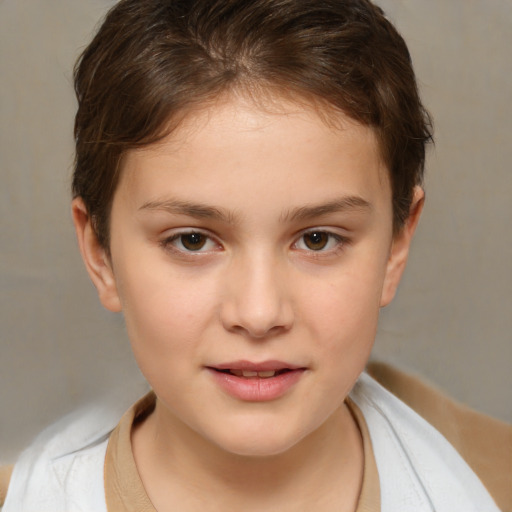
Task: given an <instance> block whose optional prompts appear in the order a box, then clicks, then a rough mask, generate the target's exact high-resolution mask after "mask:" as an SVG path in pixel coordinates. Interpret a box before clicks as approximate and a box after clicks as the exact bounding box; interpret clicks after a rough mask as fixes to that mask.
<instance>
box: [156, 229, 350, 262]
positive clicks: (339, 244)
mask: <svg viewBox="0 0 512 512" xmlns="http://www.w3.org/2000/svg"><path fill="white" fill-rule="evenodd" d="M192 235H199V236H200V237H204V239H205V242H204V244H203V245H202V246H201V247H199V248H198V250H191V249H189V248H187V247H184V245H183V237H186V236H192ZM311 235H320V236H326V237H327V241H326V247H327V246H329V245H330V247H328V248H327V249H326V248H325V247H321V248H319V249H318V250H314V249H311V248H310V247H309V248H308V247H299V244H300V243H303V244H304V239H305V237H307V236H311ZM177 243H179V244H180V245H181V246H182V247H181V248H179V247H177ZM348 243H350V240H349V239H348V238H347V237H345V236H342V235H339V234H337V233H333V232H331V231H328V230H326V229H321V228H317V229H309V230H308V231H303V232H302V233H301V234H300V236H299V237H298V239H297V240H296V241H295V242H294V243H293V244H292V248H294V249H297V250H299V251H303V252H305V253H309V254H310V255H312V256H315V257H321V256H322V255H327V254H337V253H338V252H339V251H341V250H343V249H344V248H345V246H346V245H347V244H348ZM211 244H215V245H216V246H217V247H220V246H221V245H220V244H219V243H218V242H216V241H215V239H214V238H213V237H212V236H210V235H209V234H207V233H205V232H203V231H200V230H190V231H181V232H179V233H175V234H173V235H171V236H169V237H167V238H165V239H164V240H162V241H161V242H160V245H161V246H162V247H163V248H164V249H166V250H171V251H174V252H176V253H178V254H182V255H183V254H185V255H188V254H202V253H209V252H211V250H212V249H211V248H210V247H209V248H208V249H206V250H203V248H204V246H205V245H206V246H209V245H211ZM332 244H334V246H332ZM305 245H306V246H307V244H305Z"/></svg>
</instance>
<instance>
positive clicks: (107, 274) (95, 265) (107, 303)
mask: <svg viewBox="0 0 512 512" xmlns="http://www.w3.org/2000/svg"><path fill="white" fill-rule="evenodd" d="M71 210H72V215H73V223H74V225H75V231H76V236H77V239H78V246H79V247H80V253H81V254H82V259H83V260H84V263H85V268H86V269H87V272H88V273H89V277H90V278H91V280H92V282H93V283H94V286H95V287H96V290H97V291H98V295H99V298H100V301H101V303H102V304H103V306H104V307H105V308H107V309H108V310H110V311H113V312H116V313H117V312H119V311H121V301H120V299H119V295H118V293H117V285H116V280H115V276H114V272H113V269H112V263H111V261H110V257H109V255H108V252H107V250H106V249H105V248H104V247H102V246H101V245H100V243H99V241H98V237H97V235H96V231H95V229H94V227H93V224H92V219H91V217H90V216H89V213H88V212H87V208H86V206H85V204H84V202H83V200H82V198H80V197H77V198H75V199H73V202H72V203H71Z"/></svg>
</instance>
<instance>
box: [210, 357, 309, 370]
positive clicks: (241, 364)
mask: <svg viewBox="0 0 512 512" xmlns="http://www.w3.org/2000/svg"><path fill="white" fill-rule="evenodd" d="M209 368H213V369H214V370H245V371H250V372H268V371H278V370H284V369H287V370H298V369H300V368H304V367H302V366H298V365H296V364H291V363H287V362H284V361H278V360H268V361H262V362H260V363H254V362H252V361H247V360H245V359H240V360H238V361H231V362H229V363H221V364H216V365H212V366H210V367H209Z"/></svg>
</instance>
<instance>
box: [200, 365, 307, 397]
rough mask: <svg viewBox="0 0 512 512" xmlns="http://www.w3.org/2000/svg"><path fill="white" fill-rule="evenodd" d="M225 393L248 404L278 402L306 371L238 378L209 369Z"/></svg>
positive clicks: (299, 370)
mask: <svg viewBox="0 0 512 512" xmlns="http://www.w3.org/2000/svg"><path fill="white" fill-rule="evenodd" d="M208 370H209V371H210V373H211V375H212V377H213V378H214V379H215V381H216V382H217V384H218V385H219V386H220V387H221V389H222V390H223V391H225V392H226V393H228V394H229V395H231V396H233V397H235V398H238V399H240V400H244V401H247V402H267V401H270V400H277V399H278V398H280V397H282V396H283V395H285V394H286V392H287V391H289V390H290V389H291V388H292V387H293V386H294V385H295V384H296V383H297V382H298V381H299V380H300V378H301V377H302V375H303V374H304V371H305V370H304V369H302V368H301V369H297V370H291V371H289V372H285V373H281V374H279V375H276V376H275V377H267V378H261V377H252V378H247V377H237V376H236V375H232V374H230V373H223V372H219V371H216V370H213V369H211V368H208Z"/></svg>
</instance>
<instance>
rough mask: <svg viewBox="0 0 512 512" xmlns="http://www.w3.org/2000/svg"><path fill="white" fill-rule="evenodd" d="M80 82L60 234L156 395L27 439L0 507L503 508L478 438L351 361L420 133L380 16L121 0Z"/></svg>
mask: <svg viewBox="0 0 512 512" xmlns="http://www.w3.org/2000/svg"><path fill="white" fill-rule="evenodd" d="M75 87H76V92H77V96H78V101H79V109H78V113H77V116H76V125H75V136H76V163H75V174H74V181H73V191H74V200H73V219H74V222H75V227H76V232H77V236H78V242H79V245H80V249H81V252H82V256H83V259H84V262H85V265H86V267H87V270H88V272H89V274H90V276H91V279H92V280H93V282H94V284H95V286H96V288H97V290H98V294H99V298H100V300H101V302H102V304H103V305H104V306H105V307H106V308H107V309H109V310H111V311H122V312H123V314H124V317H125V319H126V326H127V331H128V334H129V338H130V341H131V344H132V347H133V351H134V354H135V357H136V359H137V362H138V364H139V366H140V368H141V371H142V372H143V374H144V375H145V377H146V378H147V380H148V382H149V384H150V385H151V387H152V389H153V392H152V393H151V394H149V395H148V396H146V397H144V398H143V399H142V400H141V401H140V402H138V403H137V404H135V405H134V406H133V408H131V409H130V410H129V411H128V412H127V413H126V414H125V415H124V416H123V418H122V419H121V421H120V422H119V423H118V420H119V418H118V417H117V411H115V410H112V411H93V412H91V413H89V414H88V415H84V416H81V417H79V418H75V419H73V420H68V421H67V422H66V423H65V424H58V425H56V426H54V427H52V428H51V429H50V430H49V431H48V432H46V433H45V434H43V436H42V437H41V438H40V439H39V440H37V441H36V442H35V443H34V445H33V446H32V447H31V448H29V450H27V451H26V452H25V453H24V454H23V455H22V457H21V458H20V460H19V462H18V464H17V466H16V468H15V470H14V473H13V476H12V479H11V483H10V486H9V491H8V495H7V500H6V503H5V507H4V511H7V512H11V511H14V510H16V511H36V510H37V511H42V512H44V511H66V512H69V511H81V510H83V511H91V510H94V511H101V510H109V511H125V510H137V511H140V510H144V511H154V510H158V511H159V512H165V511H168V510H179V511H195V510H215V511H216V510H226V509H231V508H243V509H244V510H249V511H250V510H260V509H262V508H264V509H268V510H276V511H277V510H279V511H297V510H311V509H313V508H314V509H315V510H318V511H339V512H344V511H347V512H348V511H350V512H353V511H367V510H383V511H397V510H398V511H400V510H404V511H409V510H414V511H423V510H425V511H427V510H436V511H445V510H446V511H448V510H449V511H457V510H460V511H465V512H467V511H472V510H474V511H493V510H498V508H497V506H496V504H495V503H494V500H493V498H492V497H491V495H490V494H489V492H488V491H487V490H486V488H485V487H484V485H483V484H482V483H481V481H480V479H479V477H480V478H484V476H485V478H488V477H487V476H486V475H483V474H482V475H480V474H478V476H477V474H476V473H477V472H478V471H477V469H476V466H478V464H476V463H475V465H474V466H471V464H468V462H471V461H474V460H476V459H477V458H478V457H477V456H475V455H472V454H468V455H467V457H466V458H467V459H468V461H465V460H464V458H463V457H462V456H461V455H460V454H459V453H458V452H457V451H456V450H455V449H454V447H453V446H451V445H450V443H448V441H447V440H446V439H445V437H443V435H441V434H440V433H439V432H438V431H437V430H436V429H434V428H433V427H432V426H431V425H430V424H429V423H428V422H427V421H425V420H424V419H423V418H421V417H420V416H418V415H417V414H416V413H415V412H414V411H413V410H412V409H411V408H409V407H408V406H407V405H406V404H405V403H404V402H402V401H400V400H399V399H397V398H396V397H394V396H393V395H392V394H391V393H389V392H388V391H386V390H385V389H384V388H383V387H381V386H380V385H379V384H378V383H377V382H376V381H375V380H373V379H372V378H371V377H369V376H368V375H367V374H364V373H362V372H363V370H364V368H365V366H366V363H367V360H368V357H369V354H370V350H371V348H372V344H373V341H374V338H375V332H376V326H377V319H378V314H379V309H380V308H381V307H382V306H385V305H387V304H388V303H389V302H390V301H391V300H392V298H393V295H394V293H395V291H396V288H397V286H398V282H399V280H400V277H401V274H402V272H403V269H404V266H405V263H406V259H407V255H408V250H409V246H410V243H411V238H412V236H413V234H414V230H415V228H416V225H417V222H418V219H419V216H420V213H421V209H422V205H423V199H424V194H423V191H422V189H421V182H422V173H423V165H424V157H425V145H426V144H427V143H428V142H429V141H430V140H431V130H430V120H429V117H428V115H427V113H426V112H425V110H424V109H423V107H422V104H421V102H420V99H419V97H418V93H417V88H416V83H415V79H414V74H413V71H412V67H411V63H410V58H409V54H408V51H407V48H406V46H405V43H404V42H403V40H402V38H401V37H400V36H399V35H398V34H397V32H396V30H395V29H394V28H393V27H392V25H391V24H390V23H389V22H388V21H387V20H386V19H385V18H384V16H383V14H382V12H381V11H380V10H379V9H378V8H377V7H375V6H374V5H372V4H371V3H370V2H368V1H365V0H254V1H250V2H248V1H243V0H228V1H227V0H194V1H178V0H150V1H146V2H140V1H137V0H123V1H121V2H119V3H118V4H117V5H116V6H115V7H114V8H113V9H112V11H111V12H110V13H109V15H108V16H107V18H106V20H105V22H104V24H103V25H102V27H101V28H100V30H99V32H98V34H97V35H96V37H95V39H94V40H93V42H92V43H91V44H90V45H89V47H88V48H87V49H86V50H85V52H84V53H83V55H82V57H81V59H80V61H79V63H78V65H77V68H76V73H75ZM377 373H380V374H382V375H381V376H382V380H387V381H388V383H389V385H390V386H391V387H392V386H393V383H395V384H396V383H397V382H398V383H399V384H400V383H402V384H404V383H405V384H407V385H408V386H410V387H409V388H408V389H409V390H419V391H424V389H423V388H422V387H421V385H420V384H418V383H416V382H415V381H410V380H408V378H407V377H404V376H401V375H400V374H395V373H393V372H390V371H389V370H386V369H385V368H378V369H377ZM398 387H400V385H398ZM402 387H403V386H402ZM424 393H427V394H428V393H430V392H427V391H424ZM407 396H408V400H409V401H411V402H412V401H414V400H413V398H411V395H410V394H409V395H407ZM432 396H434V395H433V394H432V393H430V394H428V397H432ZM422 403H423V404H424V403H426V402H425V401H423V402H422ZM446 407H447V408H446V410H447V411H450V412H453V411H456V412H457V413H459V412H460V411H459V409H457V408H455V407H454V406H451V405H447V406H446ZM468 417H470V416H469V413H468V415H466V416H463V417H462V418H461V423H464V421H465V420H467V418H468ZM471 418H472V419H473V420H474V421H475V422H476V424H478V425H479V426H480V425H482V426H483V427H485V429H486V430H485V432H486V435H493V436H502V438H504V439H505V436H506V435H507V433H506V432H505V431H504V430H503V427H502V426H501V425H498V424H495V423H493V422H491V421H489V422H487V421H485V420H483V419H482V418H480V417H473V416H471ZM437 421H438V420H437ZM116 423H118V424H117V426H116ZM504 432H505V433H504ZM489 433H491V434H489ZM494 438H495V439H496V437H494ZM460 451H462V452H463V451H464V450H460ZM477 453H478V454H480V453H482V452H481V451H477ZM492 460H494V459H492ZM499 460H500V459H499V457H496V462H494V463H495V464H496V465H497V464H500V462H499ZM489 482H491V484H487V485H488V487H493V486H494V482H495V480H494V479H493V478H489ZM493 488H494V487H493ZM496 488H498V487H496ZM498 495H499V496H498ZM498 497H501V494H500V492H499V491H498V492H497V493H496V494H495V499H496V500H497V499H498Z"/></svg>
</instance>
